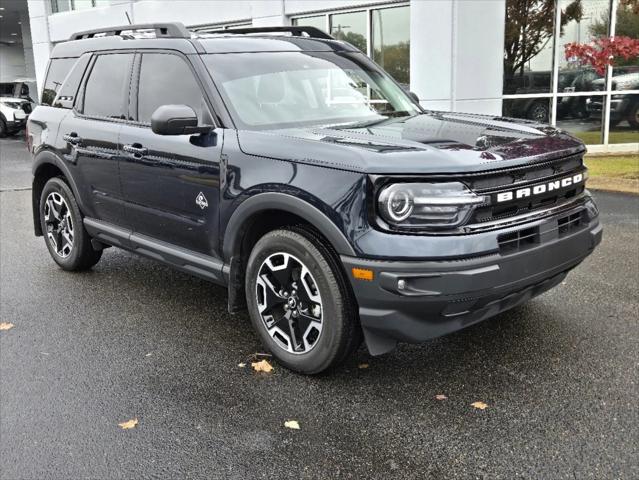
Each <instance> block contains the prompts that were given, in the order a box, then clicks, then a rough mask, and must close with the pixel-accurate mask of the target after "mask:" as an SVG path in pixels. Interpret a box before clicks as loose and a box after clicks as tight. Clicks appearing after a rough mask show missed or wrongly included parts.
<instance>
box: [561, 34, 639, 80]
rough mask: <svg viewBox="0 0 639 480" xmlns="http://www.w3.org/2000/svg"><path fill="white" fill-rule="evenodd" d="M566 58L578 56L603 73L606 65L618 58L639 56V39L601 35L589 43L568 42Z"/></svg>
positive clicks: (583, 61)
mask: <svg viewBox="0 0 639 480" xmlns="http://www.w3.org/2000/svg"><path fill="white" fill-rule="evenodd" d="M565 54H566V60H569V59H571V58H578V59H579V60H580V61H581V62H582V63H584V64H588V65H591V66H592V67H593V68H594V69H595V71H596V72H597V73H598V74H599V75H605V73H606V67H607V66H608V65H611V66H614V65H615V64H616V61H618V60H620V59H622V58H623V59H624V60H631V59H637V58H639V40H637V39H634V38H630V37H625V36H621V37H601V38H597V39H596V40H594V41H593V42H591V43H568V44H566V46H565Z"/></svg>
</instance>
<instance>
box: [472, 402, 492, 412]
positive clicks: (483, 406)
mask: <svg viewBox="0 0 639 480" xmlns="http://www.w3.org/2000/svg"><path fill="white" fill-rule="evenodd" d="M470 406H471V407H475V408H476V409H478V410H486V407H488V405H487V404H485V403H484V402H473V403H471V404H470Z"/></svg>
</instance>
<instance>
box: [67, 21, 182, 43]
mask: <svg viewBox="0 0 639 480" xmlns="http://www.w3.org/2000/svg"><path fill="white" fill-rule="evenodd" d="M131 30H134V31H135V30H155V36H156V38H191V32H189V31H188V30H187V29H186V27H185V26H184V25H183V24H182V23H179V22H171V23H141V24H136V25H121V26H118V27H106V28H98V29H97V30H86V31H84V32H77V33H74V34H73V35H71V37H70V38H69V40H82V39H85V38H93V37H95V36H96V35H98V34H104V35H105V36H112V35H116V36H117V35H120V34H121V33H122V32H128V31H131Z"/></svg>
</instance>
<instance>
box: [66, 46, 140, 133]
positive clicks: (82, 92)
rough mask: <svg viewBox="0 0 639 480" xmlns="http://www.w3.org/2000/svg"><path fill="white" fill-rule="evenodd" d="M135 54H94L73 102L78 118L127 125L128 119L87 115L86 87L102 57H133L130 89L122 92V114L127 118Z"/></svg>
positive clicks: (129, 76) (106, 52)
mask: <svg viewBox="0 0 639 480" xmlns="http://www.w3.org/2000/svg"><path fill="white" fill-rule="evenodd" d="M135 53H136V52H135V50H105V51H100V52H99V53H94V54H93V56H92V57H91V60H89V64H88V65H87V68H86V70H85V72H84V76H83V78H82V81H81V82H80V88H79V90H78V94H77V96H76V98H75V101H74V102H73V113H74V114H75V115H76V116H78V117H80V118H84V119H87V120H98V121H103V122H110V123H126V122H127V121H128V119H126V118H113V117H103V116H101V115H89V114H86V113H84V104H85V96H86V86H87V84H88V83H89V80H90V79H91V74H92V73H93V68H94V67H95V64H96V62H97V60H98V57H100V56H102V55H118V54H121V55H131V56H132V58H131V60H129V66H128V69H129V70H128V82H127V84H128V88H126V87H125V88H124V89H123V91H122V112H123V113H124V115H125V116H126V113H127V112H128V95H125V91H126V90H129V91H130V89H131V74H132V70H133V63H134V62H135Z"/></svg>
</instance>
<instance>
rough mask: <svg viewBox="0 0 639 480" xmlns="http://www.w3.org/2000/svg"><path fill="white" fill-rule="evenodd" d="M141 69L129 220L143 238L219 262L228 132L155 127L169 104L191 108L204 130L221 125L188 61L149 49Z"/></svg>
mask: <svg viewBox="0 0 639 480" xmlns="http://www.w3.org/2000/svg"><path fill="white" fill-rule="evenodd" d="M196 60H197V59H196ZM134 72H135V73H134V75H133V79H134V80H133V88H132V96H131V104H130V107H129V116H130V117H132V118H133V119H134V120H135V121H134V122H129V123H127V124H126V125H124V126H123V128H122V132H121V134H120V148H121V149H122V150H123V151H122V162H121V164H120V174H121V180H122V189H123V193H124V197H125V200H126V211H127V216H128V219H129V221H130V223H131V225H132V227H133V230H134V232H135V233H137V234H142V235H145V236H148V237H151V238H153V239H156V240H160V241H163V242H166V243H170V244H173V245H176V246H179V247H182V248H185V249H188V250H192V251H196V252H199V253H203V254H206V255H211V256H214V257H217V256H218V254H217V243H218V203H219V178H220V155H221V152H222V140H223V131H222V129H216V130H215V131H214V132H212V133H209V134H198V135H176V136H163V135H156V134H155V133H153V131H152V130H151V115H152V114H153V112H154V111H155V110H156V109H157V108H158V107H160V106H161V105H171V104H173V105H188V106H190V107H192V108H193V109H194V110H195V112H196V113H197V115H198V120H199V122H198V123H199V124H200V125H205V124H206V125H210V124H212V123H213V119H212V115H211V110H210V108H209V106H208V102H207V101H206V99H205V94H204V90H203V88H202V85H201V82H200V81H199V80H198V78H197V75H196V74H195V69H194V68H193V65H192V64H191V61H190V60H189V59H188V58H187V57H186V56H184V55H180V54H177V53H175V52H160V51H155V52H148V51H147V52H143V53H140V54H138V56H137V59H136V64H135V67H134ZM132 149H134V153H132V152H131V151H132ZM136 152H137V153H136Z"/></svg>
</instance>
